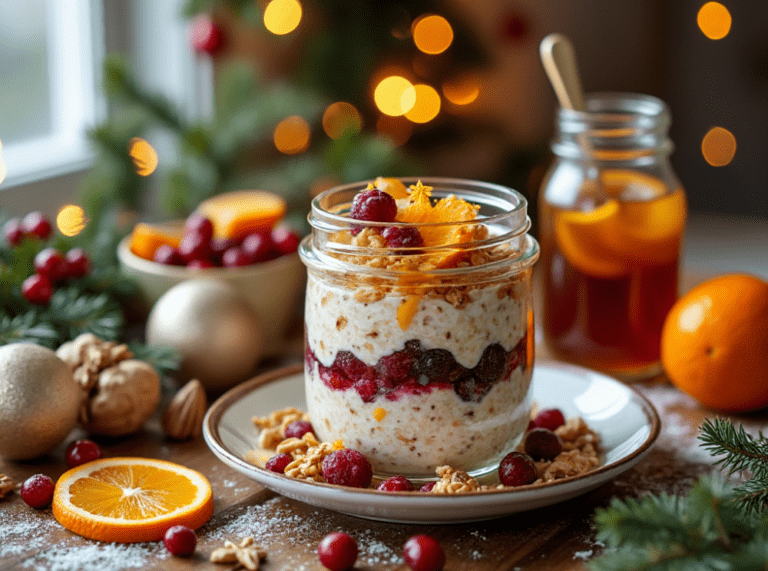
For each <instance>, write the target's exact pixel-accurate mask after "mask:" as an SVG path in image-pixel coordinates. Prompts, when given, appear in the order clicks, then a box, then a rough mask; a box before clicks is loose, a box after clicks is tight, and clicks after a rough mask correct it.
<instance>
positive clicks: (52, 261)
mask: <svg viewBox="0 0 768 571" xmlns="http://www.w3.org/2000/svg"><path fill="white" fill-rule="evenodd" d="M34 266H35V271H36V272H37V273H38V274H40V275H41V276H45V277H47V278H48V279H49V280H51V281H52V282H57V281H59V280H61V279H63V278H65V277H67V261H66V260H65V259H64V254H62V253H61V252H59V251H58V250H57V249H56V248H44V249H43V250H40V251H39V252H38V253H37V255H36V256H35V261H34Z"/></svg>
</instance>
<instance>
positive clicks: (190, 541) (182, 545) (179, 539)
mask: <svg viewBox="0 0 768 571" xmlns="http://www.w3.org/2000/svg"><path fill="white" fill-rule="evenodd" d="M163 544H164V545H165V548H166V549H167V550H168V551H170V552H171V555H175V556H176V557H183V556H184V555H191V554H192V553H194V552H195V545H197V536H196V535H195V532H194V531H192V530H191V529H189V528H188V527H187V526H186V525H174V526H171V527H169V528H168V530H167V531H166V532H165V535H164V536H163Z"/></svg>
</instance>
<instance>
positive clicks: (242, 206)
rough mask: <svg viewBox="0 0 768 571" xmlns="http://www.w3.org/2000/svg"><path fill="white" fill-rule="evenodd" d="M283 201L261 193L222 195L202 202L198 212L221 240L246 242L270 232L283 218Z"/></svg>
mask: <svg viewBox="0 0 768 571" xmlns="http://www.w3.org/2000/svg"><path fill="white" fill-rule="evenodd" d="M286 208H287V205H286V203H285V200H283V198H282V197H280V196H278V195H277V194H274V193H272V192H267V191H264V190H238V191H235V192H225V193H223V194H219V195H216V196H214V197H212V198H209V199H208V200H204V201H203V202H201V203H200V205H199V206H198V207H197V212H199V213H200V214H202V215H203V216H205V217H206V218H208V219H210V221H211V222H212V223H213V233H214V235H215V236H217V237H220V238H235V239H241V238H245V237H246V236H247V235H248V234H251V233H253V232H266V231H269V230H270V229H271V228H272V227H273V226H274V225H275V224H276V223H277V221H278V220H280V219H281V218H282V217H283V216H285V211H286Z"/></svg>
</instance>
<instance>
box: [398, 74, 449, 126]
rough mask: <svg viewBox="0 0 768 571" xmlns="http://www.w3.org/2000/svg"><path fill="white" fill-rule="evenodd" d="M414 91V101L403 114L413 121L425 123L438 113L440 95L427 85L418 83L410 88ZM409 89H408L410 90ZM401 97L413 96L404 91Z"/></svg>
mask: <svg viewBox="0 0 768 571" xmlns="http://www.w3.org/2000/svg"><path fill="white" fill-rule="evenodd" d="M410 89H412V90H413V91H414V92H415V98H416V103H415V104H414V106H413V107H411V109H410V110H409V111H408V112H407V113H406V114H405V116H406V118H407V119H410V120H411V121H413V122H414V123H427V122H429V121H431V120H432V119H434V118H435V117H437V114H438V113H440V95H439V94H438V93H437V91H435V89H434V88H433V87H431V86H429V85H426V84H423V83H420V84H418V85H414V86H413V87H412V88H410ZM410 89H409V90H408V91H410ZM403 97H413V95H411V94H410V93H408V92H407V91H406V93H404V94H403Z"/></svg>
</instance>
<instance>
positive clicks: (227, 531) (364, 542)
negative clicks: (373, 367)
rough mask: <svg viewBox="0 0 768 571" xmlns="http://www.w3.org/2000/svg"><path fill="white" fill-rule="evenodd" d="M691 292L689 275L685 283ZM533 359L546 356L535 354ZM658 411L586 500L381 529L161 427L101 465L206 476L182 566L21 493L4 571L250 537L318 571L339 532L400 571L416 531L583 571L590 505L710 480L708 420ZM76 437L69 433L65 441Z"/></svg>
mask: <svg viewBox="0 0 768 571" xmlns="http://www.w3.org/2000/svg"><path fill="white" fill-rule="evenodd" d="M687 281H688V285H690V283H691V281H692V280H691V278H689V279H688V280H687ZM300 351H301V343H300V342H298V343H293V344H291V346H290V349H289V350H288V351H287V354H286V356H285V358H283V359H281V360H280V361H271V362H269V363H264V364H263V366H262V368H263V369H264V370H269V369H272V368H275V367H278V366H281V365H284V364H287V363H290V362H297V361H299V360H300V359H301V357H300ZM537 351H538V355H537V358H540V359H543V358H546V356H547V353H546V348H545V347H538V348H537ZM635 388H636V389H637V390H639V391H640V392H641V393H643V394H645V395H646V396H647V397H648V398H649V399H650V400H651V402H653V403H654V405H655V406H656V408H657V410H658V411H659V414H660V417H661V419H662V432H661V435H660V437H659V440H658V441H657V444H656V446H655V448H654V449H653V450H652V451H651V453H650V454H649V456H648V457H647V458H646V459H645V460H644V461H643V462H641V463H640V464H639V465H637V466H636V467H635V468H633V469H631V470H629V471H627V472H625V473H624V474H622V475H620V476H619V477H617V478H616V479H615V480H613V481H611V482H609V483H607V484H604V485H603V486H601V487H599V488H598V489H596V490H594V491H592V492H589V493H587V494H585V495H583V496H580V497H577V498H575V499H572V500H568V501H565V502H562V503H559V504H556V505H553V506H549V507H545V508H540V509H537V510H534V511H530V512H525V513H520V514H516V515H511V516H508V517H504V518H500V519H494V520H489V521H484V522H479V523H470V524H460V525H403V524H388V523H379V522H373V521H368V520H363V519H358V518H355V517H351V516H345V515H341V514H338V513H335V512H332V511H328V510H324V509H320V508H315V507H312V506H309V505H306V504H302V503H301V502H298V501H294V500H289V499H286V498H283V497H281V496H279V495H277V494H274V493H272V492H270V491H268V490H265V489H263V488H261V487H260V486H259V485H257V484H256V483H254V482H253V481H251V480H249V479H247V478H246V477H245V476H242V475H240V474H239V473H237V472H235V471H234V470H232V469H230V468H229V467H227V466H226V465H224V464H223V463H221V462H219V461H218V460H217V459H216V458H215V457H214V456H213V454H212V453H211V452H210V451H209V450H208V448H207V446H206V445H205V443H204V441H203V439H202V438H198V439H196V440H193V441H191V442H185V443H177V442H172V441H169V440H167V439H165V437H164V435H163V433H162V431H161V429H160V425H159V422H158V420H157V419H153V420H152V421H151V422H150V423H148V425H147V426H146V430H145V431H144V432H142V433H140V434H138V435H136V436H132V437H130V438H126V439H123V440H118V441H100V444H101V446H102V449H103V451H104V454H105V456H119V455H120V456H145V457H152V458H162V459H167V460H171V461H174V462H177V463H180V464H183V465H185V466H188V467H190V468H194V469H196V470H199V471H200V472H202V473H203V474H205V475H206V476H207V477H208V478H209V480H210V481H211V484H212V486H213V492H214V498H215V513H214V516H213V518H212V519H211V521H210V522H209V523H208V524H207V525H206V526H205V527H204V528H203V529H202V530H200V532H199V534H198V535H199V540H198V547H197V550H196V552H195V554H194V555H193V556H192V557H189V558H176V557H172V556H170V554H169V553H168V552H167V551H166V550H165V549H164V547H163V545H162V542H155V543H145V544H135V545H130V546H119V545H116V544H103V543H99V542H96V541H90V540H87V539H83V538H81V537H79V536H76V535H74V534H72V533H70V532H69V531H67V530H65V529H63V528H62V527H61V526H60V525H59V524H58V523H57V522H56V521H55V520H54V518H53V516H52V514H51V510H50V508H49V509H42V510H33V509H31V508H29V507H28V506H27V505H26V504H25V503H24V502H23V501H22V500H21V498H20V497H19V494H18V491H16V492H14V493H12V494H11V495H10V496H8V497H6V499H5V500H0V569H14V570H22V569H51V570H55V571H68V570H70V569H71V570H73V571H74V570H81V571H89V570H91V569H93V570H96V569H99V570H109V571H112V570H116V571H117V570H122V569H165V570H180V569H229V568H231V567H232V566H224V565H215V564H213V563H209V562H208V556H209V555H210V553H211V551H212V550H213V549H215V548H216V547H219V546H221V545H222V544H223V542H224V540H225V539H233V538H234V539H239V538H241V537H244V536H246V535H252V536H253V537H254V538H255V540H256V542H258V543H261V544H262V545H264V546H265V547H266V548H267V551H268V557H267V560H266V561H265V562H264V563H263V564H262V568H263V569H264V570H265V571H271V570H291V571H299V570H306V571H311V570H318V571H320V570H322V569H324V568H323V566H322V565H321V564H320V563H319V561H318V559H317V555H316V548H317V544H318V542H319V541H320V540H321V539H322V538H323V537H324V536H325V535H326V534H327V533H329V532H331V531H335V530H342V531H347V532H349V533H350V534H352V535H353V536H354V537H355V538H356V540H357V543H358V546H359V548H360V555H359V557H358V560H357V563H356V566H355V569H357V570H360V571H363V570H365V571H384V570H387V571H390V570H407V569H408V566H407V565H405V563H403V560H402V557H401V554H402V545H403V543H404V542H405V541H406V540H407V539H408V538H409V537H410V536H411V535H414V534H417V533H427V534H430V535H432V536H433V537H435V538H437V539H438V540H439V541H440V543H441V545H442V546H443V548H444V550H445V552H446V555H447V562H446V565H445V570H446V571H470V570H472V571H506V570H509V571H513V570H515V571H517V570H520V571H523V570H524V571H535V570H540V569H548V570H572V569H583V568H584V567H585V565H584V562H585V561H587V560H589V559H591V558H592V557H595V556H597V555H599V554H600V553H601V552H602V551H603V549H604V547H603V546H602V545H601V544H600V543H599V542H597V541H596V540H595V530H594V528H593V526H592V524H591V518H592V515H593V512H594V510H595V508H596V507H600V506H605V505H607V504H608V502H609V501H610V499H611V498H612V497H626V496H640V495H643V494H656V493H659V492H668V493H673V494H684V493H685V492H686V491H687V489H688V488H689V487H690V485H691V484H692V483H693V482H694V481H695V480H696V479H697V478H698V476H699V475H700V474H702V473H708V472H711V471H712V467H711V463H710V461H709V456H708V455H707V454H706V452H704V451H702V450H701V449H700V448H699V447H698V446H697V445H696V434H697V427H698V426H699V425H700V423H701V421H702V420H703V419H704V418H705V417H707V416H713V413H712V412H710V411H706V410H704V409H702V408H700V407H699V406H697V404H696V403H695V402H694V401H693V400H692V399H690V398H689V397H686V396H685V395H683V394H682V393H680V392H679V391H678V390H676V389H675V388H674V387H672V386H671V385H670V384H669V383H668V382H666V380H665V379H663V378H662V379H655V380H653V381H651V382H647V383H642V384H637V385H635ZM734 418H735V419H736V420H738V421H739V422H743V423H744V425H745V427H746V428H747V429H750V430H751V431H756V430H758V429H760V430H763V431H766V429H768V412H766V411H762V412H760V413H757V414H753V415H750V416H745V417H734ZM81 436H82V434H80V433H78V432H74V433H73V434H71V435H70V438H69V439H68V440H67V442H69V441H71V440H72V439H74V438H76V437H81ZM64 446H65V445H64V444H63V445H62V446H60V447H59V448H58V449H56V450H55V451H54V452H52V453H51V454H50V455H48V456H46V457H43V458H41V459H38V460H36V461H33V462H9V461H2V460H0V473H5V474H7V475H9V476H10V477H12V478H13V479H14V481H16V482H21V481H23V480H24V479H26V478H27V477H29V476H30V475H32V474H35V473H45V474H47V475H49V476H50V477H51V478H53V479H54V480H55V479H56V478H57V477H58V476H59V475H60V474H61V473H62V472H64V471H65V465H64V462H63V456H64Z"/></svg>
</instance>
